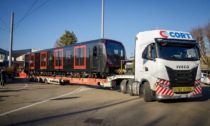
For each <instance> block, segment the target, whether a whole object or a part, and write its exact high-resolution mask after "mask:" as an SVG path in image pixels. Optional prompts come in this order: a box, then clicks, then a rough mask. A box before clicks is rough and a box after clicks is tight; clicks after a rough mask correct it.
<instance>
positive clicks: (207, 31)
mask: <svg viewBox="0 0 210 126" xmlns="http://www.w3.org/2000/svg"><path fill="white" fill-rule="evenodd" d="M204 30H205V34H206V36H207V39H208V42H209V43H210V21H209V23H208V24H207V25H206V26H205V27H204Z"/></svg>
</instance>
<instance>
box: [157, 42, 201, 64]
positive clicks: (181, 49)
mask: <svg viewBox="0 0 210 126" xmlns="http://www.w3.org/2000/svg"><path fill="white" fill-rule="evenodd" d="M157 49H158V54H159V58H162V59H167V60H179V61H180V60H183V61H196V60H199V49H198V47H197V46H196V44H189V43H188V44H186V43H162V42H161V43H158V44H157Z"/></svg>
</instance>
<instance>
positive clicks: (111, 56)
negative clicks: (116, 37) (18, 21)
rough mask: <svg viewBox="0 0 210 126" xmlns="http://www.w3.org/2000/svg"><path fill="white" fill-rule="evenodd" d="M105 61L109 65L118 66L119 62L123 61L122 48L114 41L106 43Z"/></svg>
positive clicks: (123, 52) (123, 53)
mask: <svg viewBox="0 0 210 126" xmlns="http://www.w3.org/2000/svg"><path fill="white" fill-rule="evenodd" d="M106 52H107V60H108V63H109V64H111V65H120V62H121V60H125V50H124V46H123V45H122V44H121V43H119V42H115V41H111V40H107V41H106Z"/></svg>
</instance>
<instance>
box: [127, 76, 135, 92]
mask: <svg viewBox="0 0 210 126" xmlns="http://www.w3.org/2000/svg"><path fill="white" fill-rule="evenodd" d="M133 82H134V80H133V79H129V80H128V84H127V93H128V94H129V95H130V96H133V95H134V94H133Z"/></svg>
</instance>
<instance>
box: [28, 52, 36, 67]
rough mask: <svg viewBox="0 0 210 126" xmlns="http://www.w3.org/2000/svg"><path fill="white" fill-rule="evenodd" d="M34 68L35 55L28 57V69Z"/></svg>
mask: <svg viewBox="0 0 210 126" xmlns="http://www.w3.org/2000/svg"><path fill="white" fill-rule="evenodd" d="M34 66H35V54H31V55H30V56H29V68H30V69H34Z"/></svg>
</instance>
